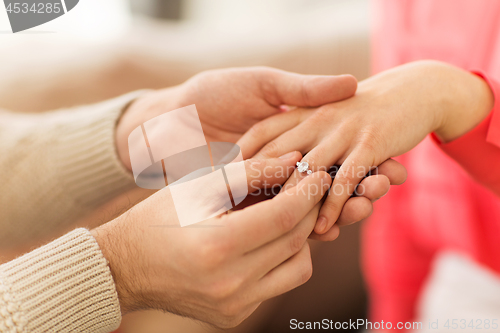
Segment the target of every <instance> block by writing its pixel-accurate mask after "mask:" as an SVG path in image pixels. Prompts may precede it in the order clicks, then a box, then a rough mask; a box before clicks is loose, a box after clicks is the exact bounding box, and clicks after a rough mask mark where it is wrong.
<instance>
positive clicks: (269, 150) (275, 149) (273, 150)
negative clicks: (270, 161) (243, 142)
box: [262, 141, 280, 157]
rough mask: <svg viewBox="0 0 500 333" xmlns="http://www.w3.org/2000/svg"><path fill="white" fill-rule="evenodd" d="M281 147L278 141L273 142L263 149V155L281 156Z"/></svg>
mask: <svg viewBox="0 0 500 333" xmlns="http://www.w3.org/2000/svg"><path fill="white" fill-rule="evenodd" d="M279 151H280V145H279V143H277V142H276V141H271V142H269V143H268V144H266V145H265V146H264V148H262V153H263V154H264V155H265V156H268V157H277V156H279Z"/></svg>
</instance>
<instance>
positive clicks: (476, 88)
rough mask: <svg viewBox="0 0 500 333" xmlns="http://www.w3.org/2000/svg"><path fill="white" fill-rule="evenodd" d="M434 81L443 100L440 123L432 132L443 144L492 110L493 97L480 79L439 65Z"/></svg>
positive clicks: (459, 70) (467, 129)
mask: <svg viewBox="0 0 500 333" xmlns="http://www.w3.org/2000/svg"><path fill="white" fill-rule="evenodd" d="M436 78H437V79H438V80H440V81H441V82H442V83H441V84H442V85H443V90H442V91H443V92H444V94H445V98H444V99H443V101H442V102H443V104H442V111H443V114H442V118H441V119H442V121H441V123H440V124H439V126H438V127H437V128H436V130H435V131H434V133H435V134H436V136H437V137H438V138H439V139H440V140H441V141H442V142H444V143H446V142H450V141H453V140H455V139H457V138H459V137H460V136H462V135H464V134H465V133H467V132H469V131H471V130H472V129H473V128H475V127H476V126H477V125H479V124H480V123H481V122H482V121H483V120H484V119H485V118H486V117H487V116H488V114H489V113H490V112H491V110H492V109H493V105H494V95H493V92H492V91H491V88H490V86H489V85H488V83H487V82H486V81H485V80H483V78H481V77H480V76H478V75H475V74H473V73H470V72H467V71H464V70H462V69H459V68H457V67H454V66H450V65H447V64H442V67H441V68H440V69H439V70H438V71H437V77H436Z"/></svg>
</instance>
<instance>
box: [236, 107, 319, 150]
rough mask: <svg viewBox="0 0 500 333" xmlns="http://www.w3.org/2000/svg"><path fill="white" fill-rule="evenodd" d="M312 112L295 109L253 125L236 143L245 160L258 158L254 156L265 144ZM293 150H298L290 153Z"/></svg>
mask: <svg viewBox="0 0 500 333" xmlns="http://www.w3.org/2000/svg"><path fill="white" fill-rule="evenodd" d="M313 112H314V110H313V109H295V110H292V111H288V112H283V113H280V114H277V115H274V116H271V117H269V118H267V119H264V120H262V121H260V122H258V123H257V124H255V125H253V126H252V127H251V128H250V129H249V130H248V131H247V132H246V133H245V134H243V136H242V137H241V138H240V139H239V140H238V142H237V144H238V146H240V148H241V151H242V152H243V156H244V157H245V158H250V157H254V158H259V157H258V156H254V155H255V154H257V153H258V152H259V150H261V149H262V148H263V147H264V146H265V145H266V144H267V143H269V142H271V141H273V140H275V139H276V138H278V137H279V136H280V135H282V134H283V133H285V132H287V131H289V130H291V129H293V128H295V127H296V126H298V125H300V124H301V123H302V122H303V121H304V120H305V119H306V118H307V117H309V115H311V114H312V113H313ZM293 150H300V149H298V148H295V149H292V150H290V151H293ZM287 152H288V151H286V152H285V151H284V152H283V153H287ZM278 156H280V155H278ZM272 157H277V156H272Z"/></svg>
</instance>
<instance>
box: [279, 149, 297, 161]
mask: <svg viewBox="0 0 500 333" xmlns="http://www.w3.org/2000/svg"><path fill="white" fill-rule="evenodd" d="M293 155H295V152H294V151H292V152H291V153H288V154H285V155H283V156H280V158H281V159H283V160H286V159H289V158H291V157H292V156H293Z"/></svg>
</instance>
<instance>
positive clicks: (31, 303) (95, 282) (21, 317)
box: [0, 229, 121, 333]
mask: <svg viewBox="0 0 500 333" xmlns="http://www.w3.org/2000/svg"><path fill="white" fill-rule="evenodd" d="M120 320H121V314H120V304H119V302H118V295H117V292H116V288H115V285H114V282H113V277H112V275H111V272H110V270H109V267H108V265H107V260H106V259H105V258H104V256H103V255H102V253H101V251H100V249H99V246H98V244H97V242H96V240H95V239H94V238H93V237H92V235H91V234H90V232H89V231H88V230H86V229H76V230H74V231H73V232H70V233H68V234H66V235H65V236H63V237H61V238H59V239H57V240H55V241H53V242H52V243H49V244H47V245H45V246H43V247H41V248H38V249H36V250H34V251H32V252H30V253H28V254H26V255H24V256H22V257H20V258H18V259H15V260H13V261H11V262H8V263H6V264H4V265H1V266H0V331H1V332H7V333H10V332H109V331H112V330H114V329H116V328H117V327H118V326H119V324H120Z"/></svg>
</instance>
